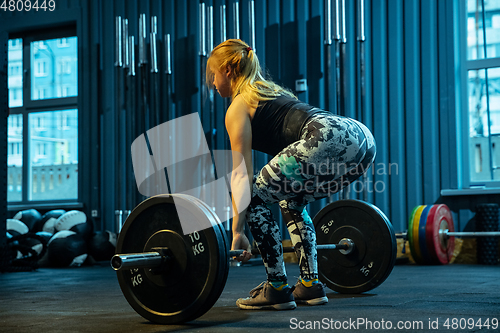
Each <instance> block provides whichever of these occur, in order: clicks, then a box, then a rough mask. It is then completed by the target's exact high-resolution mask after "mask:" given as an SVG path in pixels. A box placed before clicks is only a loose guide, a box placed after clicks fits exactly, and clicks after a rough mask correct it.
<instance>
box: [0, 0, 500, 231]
mask: <svg viewBox="0 0 500 333" xmlns="http://www.w3.org/2000/svg"><path fill="white" fill-rule="evenodd" d="M234 2H235V1H234V0H227V1H223V0H211V1H206V3H207V4H208V5H210V4H212V5H213V6H214V16H215V18H214V30H215V31H214V43H215V45H216V44H218V43H219V42H220V37H219V36H220V30H219V26H220V22H219V10H220V9H219V8H220V6H221V5H222V4H225V5H226V7H227V28H228V31H227V37H228V38H232V37H234V36H233V33H232V24H233V3H234ZM198 3H199V1H198V0H193V1H185V0H170V1H160V0H149V1H139V0H129V1H122V0H114V1H104V0H89V1H69V0H66V1H65V0H60V1H58V2H57V5H58V10H60V11H63V10H67V9H72V10H75V11H77V12H78V13H80V16H79V18H78V19H77V20H76V21H75V22H77V24H78V25H79V27H78V30H77V31H79V33H80V34H81V35H82V36H79V37H81V38H80V40H81V48H82V49H81V54H80V56H81V57H82V56H83V57H85V59H84V61H82V62H81V64H82V68H81V69H80V70H81V71H83V72H82V75H83V79H82V80H83V82H82V85H81V87H82V89H81V92H80V93H81V95H82V96H81V98H82V108H83V110H82V111H83V112H81V114H87V115H88V118H86V119H83V120H82V121H83V122H85V124H86V125H87V127H84V128H83V130H85V129H87V130H88V134H89V135H91V136H95V138H97V139H96V140H97V141H91V142H90V143H88V142H87V143H88V144H89V146H87V147H82V149H86V150H87V151H88V154H87V155H86V156H88V158H89V162H88V163H87V164H86V165H83V166H82V168H83V170H82V172H87V173H85V175H86V176H84V179H85V180H84V182H86V181H87V180H89V179H90V182H89V184H92V185H89V186H87V187H86V192H85V193H82V198H83V199H82V200H83V201H84V204H85V205H86V207H87V208H88V209H98V210H99V211H100V212H101V214H100V216H101V218H102V221H101V227H103V228H107V229H112V230H113V229H114V220H113V215H114V210H115V209H116V208H117V207H116V200H117V198H118V197H117V193H118V194H121V200H122V201H127V199H128V198H130V194H129V192H127V191H124V190H123V188H122V187H118V186H117V180H116V177H115V174H116V170H117V168H123V163H124V160H123V161H122V162H120V160H117V159H116V152H117V146H116V143H115V142H116V138H118V137H120V136H119V135H120V131H121V129H122V126H124V125H125V124H124V123H123V122H122V124H121V125H117V123H116V112H117V111H116V110H117V109H118V108H119V107H120V106H121V105H118V104H119V103H118V102H117V100H116V98H115V97H114V94H115V90H116V87H117V86H116V84H117V83H116V82H117V81H116V79H115V76H116V73H115V67H114V59H115V58H114V57H115V56H114V45H115V32H114V30H115V23H114V22H115V17H116V16H118V15H120V16H122V17H123V18H128V19H129V31H130V34H131V35H134V36H136V42H137V29H138V16H139V13H145V14H146V16H147V17H148V19H149V17H150V16H153V15H157V16H158V36H159V39H160V44H159V46H158V49H159V50H160V51H161V56H160V73H164V70H165V64H164V60H163V59H164V58H163V57H164V52H163V50H164V46H163V42H164V40H163V39H164V38H163V36H164V34H167V33H169V34H171V35H172V36H173V37H172V44H173V74H172V82H173V84H172V86H171V89H172V94H171V95H168V94H167V93H166V92H167V91H166V86H167V76H166V75H164V74H162V75H160V80H161V84H160V86H161V89H162V92H161V98H160V105H161V108H162V109H163V110H166V109H167V108H168V109H169V110H171V111H172V114H171V115H170V116H169V115H167V114H163V115H162V117H163V120H168V119H169V117H172V115H175V116H180V115H183V114H189V113H192V112H196V111H199V112H200V113H201V116H202V119H203V122H204V126H205V128H206V129H207V128H208V127H207V124H208V123H209V120H210V115H209V114H207V113H206V111H205V112H201V111H200V110H201V107H202V106H203V105H207V99H206V98H207V97H206V96H208V95H207V94H205V92H206V90H205V89H206V88H205V87H204V86H203V84H202V82H201V79H200V77H201V73H202V71H201V66H200V57H199V56H198V45H199V44H198V37H199V32H198V31H199V30H198V10H199V6H198ZM333 3H335V1H334V0H333ZM357 3H358V2H357V1H346V5H347V22H346V23H347V24H346V28H347V44H346V45H345V46H346V55H347V56H346V58H345V59H346V62H345V73H346V80H345V89H346V100H345V106H346V108H345V110H339V109H338V108H337V104H336V95H335V91H336V88H337V87H335V85H333V84H330V86H328V85H327V83H328V81H332V80H329V75H330V76H331V75H335V72H334V71H333V70H332V71H330V72H327V71H326V69H327V67H326V64H327V61H328V56H327V54H328V53H327V52H328V48H329V46H326V45H325V44H324V43H323V40H324V18H325V15H324V1H320V0H286V1H285V0H282V1H280V0H256V3H255V12H256V24H255V27H256V45H255V48H256V50H257V54H258V55H259V57H260V60H261V63H262V64H263V65H264V66H265V67H266V68H267V69H268V72H269V74H271V76H272V77H273V79H274V80H275V81H277V82H279V83H282V84H284V85H286V86H288V87H290V88H292V89H293V88H294V87H295V80H297V79H302V78H304V79H307V83H308V91H307V92H301V93H298V97H299V98H300V99H302V100H304V101H306V102H309V103H310V104H313V105H315V106H319V107H322V108H326V109H330V110H332V111H334V112H338V113H340V114H345V115H347V116H349V117H353V118H356V119H358V120H361V121H362V122H363V123H365V124H366V125H367V126H368V127H369V128H370V129H371V130H372V131H373V133H374V135H375V139H376V141H377V148H378V152H377V159H376V160H375V165H374V168H373V169H372V172H370V175H369V176H368V177H367V178H366V179H367V180H368V181H369V187H367V188H366V191H365V192H364V193H352V191H351V197H353V198H361V199H366V200H368V201H369V202H372V203H374V204H375V205H377V206H378V207H379V208H380V209H381V210H382V211H383V212H385V213H386V214H387V215H388V217H389V218H390V220H391V221H392V223H393V225H394V227H395V229H396V230H398V231H401V230H405V229H406V226H407V220H408V216H409V213H410V212H411V211H412V209H413V208H414V207H415V206H416V205H420V204H433V203H436V202H444V203H447V204H449V205H450V207H452V209H453V210H454V213H455V217H457V218H458V217H460V220H458V219H457V226H458V227H459V228H460V229H463V228H464V227H465V225H466V224H467V222H468V221H469V220H470V218H471V217H472V213H471V212H472V211H473V210H474V205H475V204H476V203H478V202H484V201H495V200H498V198H497V197H496V196H493V197H492V196H480V197H472V198H471V197H459V198H455V197H441V195H440V193H441V190H442V189H454V188H455V189H456V188H458V186H459V183H460V178H459V177H460V176H459V170H460V163H461V161H459V160H458V157H457V156H459V152H460V151H461V146H460V144H461V143H460V140H457V135H456V133H457V131H460V128H459V127H458V126H459V125H458V124H459V122H458V121H457V117H460V114H461V113H460V111H459V108H460V105H458V104H457V102H456V101H457V100H458V99H457V98H456V86H458V84H459V83H460V82H459V80H458V79H457V77H456V75H455V74H456V73H457V72H458V71H457V63H456V59H455V57H456V55H455V49H457V48H458V46H457V45H456V41H457V38H456V33H455V30H454V27H455V25H456V22H455V15H456V10H457V8H456V3H455V1H453V0H440V1H434V0H366V4H365V19H366V22H365V27H366V41H365V42H364V48H365V64H366V78H365V81H364V82H365V83H364V89H362V86H361V83H362V82H361V80H360V76H359V72H360V59H361V58H360V48H361V43H360V42H358V41H357V37H358V31H357V29H358V28H357V23H356V17H357V8H356V6H357ZM248 8H249V7H248V0H241V1H239V9H240V34H241V35H240V36H241V38H242V39H244V40H247V41H248V39H249V21H248V14H249V9H248ZM1 15H2V17H4V16H5V15H10V17H11V18H18V17H20V16H22V15H21V14H20V13H11V14H4V13H1ZM26 17H28V14H26ZM148 25H149V23H148ZM21 28H22V27H21ZM21 28H19V29H21ZM148 29H149V28H148ZM148 40H149V37H148ZM330 48H333V46H331V47H330ZM331 51H332V50H331ZM136 56H137V54H136ZM332 68H334V63H333V64H332ZM79 77H81V76H79ZM332 82H334V80H333V81H332ZM132 88H133V89H134V90H132V91H129V93H130V94H135V95H136V96H138V97H139V96H140V95H139V93H140V91H139V88H138V85H136V86H135V87H132ZM204 91H205V92H204ZM362 92H364V93H362ZM214 103H215V104H214V105H215V111H216V112H215V123H216V128H217V134H216V137H215V148H216V149H224V147H226V146H227V137H226V135H225V130H224V127H223V112H224V111H223V110H224V105H225V102H224V101H223V100H222V99H221V98H220V97H219V96H216V97H215V100H214ZM136 106H137V108H136V109H135V112H136V114H137V113H138V112H139V111H140V107H141V102H140V101H136ZM136 126H137V124H136ZM464 135H467V134H466V133H464ZM127 151H128V150H127ZM266 160H267V157H266V156H264V155H262V154H260V153H258V154H256V163H257V164H258V165H262V164H263V163H265V161H266ZM128 176H129V177H131V175H128ZM117 189H119V191H117ZM92 193H94V194H95V195H92ZM131 198H132V199H133V200H132V201H133V202H134V204H135V203H137V202H138V201H139V200H140V199H141V198H140V197H139V196H137V195H135V196H132V197H131ZM129 201H130V200H129ZM325 202H326V201H323V202H322V203H320V204H315V205H312V208H311V210H312V212H313V213H314V212H315V211H317V210H318V209H319V207H320V206H321V205H323V204H325ZM126 208H127V209H129V208H130V207H126Z"/></svg>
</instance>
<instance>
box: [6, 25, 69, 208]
mask: <svg viewBox="0 0 500 333" xmlns="http://www.w3.org/2000/svg"><path fill="white" fill-rule="evenodd" d="M77 50H78V40H77V37H74V36H72V35H66V36H62V37H61V38H53V39H43V36H34V35H26V36H24V37H23V38H12V39H10V40H9V44H8V61H9V67H8V68H9V72H8V76H9V78H8V88H9V108H10V116H9V118H8V133H7V135H8V156H7V163H8V179H7V199H8V202H9V203H20V204H27V203H30V202H31V203H37V202H40V203H43V202H44V201H48V200H51V201H54V200H61V201H75V200H77V199H78V107H77V99H76V97H77V95H78V76H77V73H78V52H77ZM25 71H26V72H27V73H29V75H27V76H25V75H23V73H24V72H25ZM26 79H27V80H28V82H23V80H26Z"/></svg>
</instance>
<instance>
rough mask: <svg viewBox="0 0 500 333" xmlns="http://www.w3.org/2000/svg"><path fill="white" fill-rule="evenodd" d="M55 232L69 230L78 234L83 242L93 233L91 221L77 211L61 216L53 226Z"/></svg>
mask: <svg viewBox="0 0 500 333" xmlns="http://www.w3.org/2000/svg"><path fill="white" fill-rule="evenodd" d="M55 229H56V231H62V230H71V231H74V232H76V233H77V234H80V235H81V236H82V237H83V238H84V239H85V240H87V239H89V238H90V236H91V235H92V232H93V231H94V227H93V224H92V221H90V220H87V215H86V214H85V213H84V212H81V211H79V210H71V211H69V212H67V213H64V214H63V215H61V216H60V217H59V218H58V219H57V221H56V225H55Z"/></svg>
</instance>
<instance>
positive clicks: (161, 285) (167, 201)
mask: <svg viewBox="0 0 500 333" xmlns="http://www.w3.org/2000/svg"><path fill="white" fill-rule="evenodd" d="M174 198H175V203H174ZM179 215H182V216H186V217H189V218H190V219H192V221H200V224H199V225H207V224H208V225H210V224H211V225H212V226H213V227H212V228H207V229H203V230H200V231H197V232H193V233H192V234H189V235H184V233H183V231H182V225H181V223H180V221H179ZM153 247H167V248H168V253H169V256H170V257H171V260H169V262H168V266H167V268H166V270H165V272H162V273H158V272H154V270H153V271H151V270H150V269H145V268H138V269H130V270H120V271H117V277H118V281H119V284H120V288H121V289H122V292H123V294H124V296H125V298H126V299H127V301H128V302H129V304H130V305H131V306H132V308H133V309H134V310H135V311H137V313H139V314H140V315H141V316H143V317H144V318H146V319H148V320H150V321H152V322H155V323H160V324H177V323H182V322H186V321H191V320H194V319H196V318H198V317H199V316H201V315H203V314H204V313H205V312H206V311H208V310H209V309H210V308H211V307H212V306H213V304H214V303H215V302H216V301H217V299H218V297H219V296H220V294H221V292H222V290H223V288H224V285H225V282H226V278H227V271H228V267H229V266H228V259H227V248H226V247H227V245H226V243H225V241H224V238H223V234H222V233H221V227H220V223H219V221H218V220H217V219H216V218H215V217H214V215H213V214H211V213H210V209H207V207H206V205H203V204H201V203H200V201H199V200H198V199H195V198H193V197H190V196H186V195H159V196H155V197H151V198H149V199H147V200H145V201H144V202H142V203H141V204H139V205H138V206H137V207H136V208H135V209H134V210H133V211H132V213H131V214H130V216H129V217H128V218H127V221H126V222H125V224H124V226H123V228H122V231H121V232H120V236H119V238H118V242H117V247H116V251H117V253H121V254H126V253H141V252H148V251H151V249H152V248H153Z"/></svg>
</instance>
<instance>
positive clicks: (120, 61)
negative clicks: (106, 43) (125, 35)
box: [115, 16, 123, 67]
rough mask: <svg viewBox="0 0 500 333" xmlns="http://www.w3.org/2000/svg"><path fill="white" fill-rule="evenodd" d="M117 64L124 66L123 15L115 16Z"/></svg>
mask: <svg viewBox="0 0 500 333" xmlns="http://www.w3.org/2000/svg"><path fill="white" fill-rule="evenodd" d="M115 66H117V67H122V66H123V58H122V17H121V16H117V17H116V18H115Z"/></svg>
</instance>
